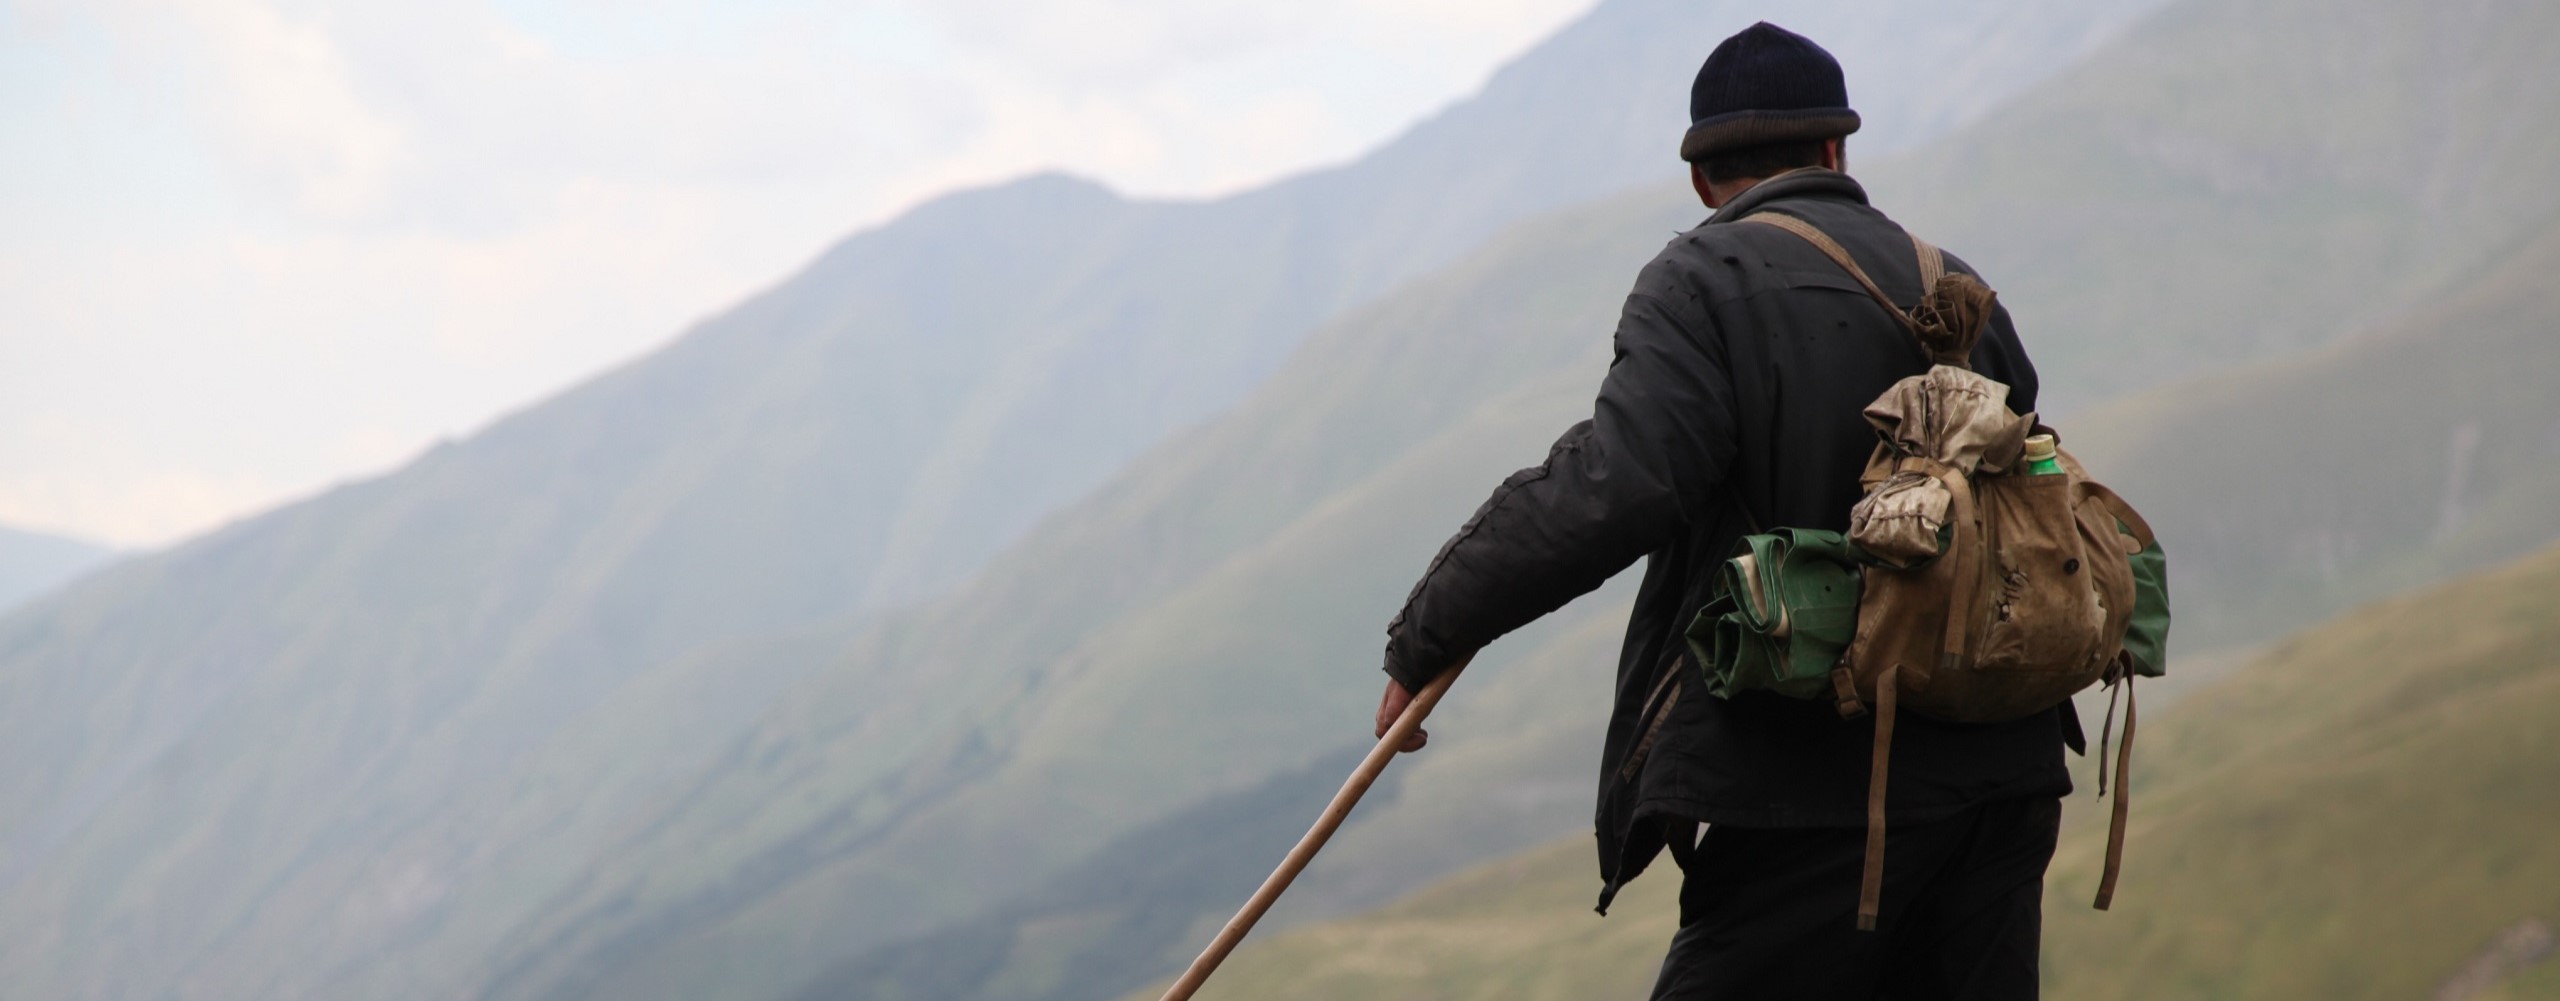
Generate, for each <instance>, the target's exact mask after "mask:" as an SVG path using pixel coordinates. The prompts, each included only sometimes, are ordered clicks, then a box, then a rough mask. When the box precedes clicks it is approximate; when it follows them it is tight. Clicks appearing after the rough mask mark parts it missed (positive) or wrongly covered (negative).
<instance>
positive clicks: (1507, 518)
mask: <svg viewBox="0 0 2560 1001" xmlns="http://www.w3.org/2000/svg"><path fill="white" fill-rule="evenodd" d="M1664 267H1665V265H1664V264H1663V263H1662V262H1659V261H1657V262H1656V263H1655V264H1654V266H1653V267H1652V268H1648V269H1647V274H1646V275H1645V277H1644V278H1643V279H1641V280H1639V282H1638V285H1637V293H1636V294H1635V295H1632V296H1629V297H1628V299H1627V305H1626V309H1625V311H1624V313H1623V314H1622V315H1621V317H1620V319H1619V322H1618V332H1617V342H1616V343H1617V357H1616V358H1615V360H1613V361H1612V362H1611V363H1610V366H1609V375H1608V378H1607V379H1606V380H1604V381H1603V382H1602V383H1601V387H1600V397H1599V400H1598V401H1597V402H1596V403H1595V404H1594V406H1593V408H1592V416H1591V419H1590V420H1588V421H1584V422H1582V423H1580V424H1576V425H1574V426H1573V428H1572V429H1571V430H1568V431H1566V432H1565V433H1564V436H1563V437H1562V438H1559V439H1557V441H1556V444H1555V447H1554V448H1553V449H1551V450H1549V452H1548V453H1547V461H1546V462H1544V463H1542V464H1540V465H1537V466H1534V467H1531V468H1528V469H1523V470H1521V471H1519V472H1517V473H1514V474H1512V475H1511V477H1510V478H1508V479H1506V480H1504V481H1503V482H1502V485H1501V486H1500V487H1498V488H1496V489H1495V490H1494V492H1493V496H1491V497H1490V498H1487V499H1486V500H1485V502H1484V504H1483V506H1481V507H1479V508H1477V510H1476V513H1475V516H1474V517H1472V518H1469V519H1468V520H1467V522H1466V525H1465V526H1464V527H1462V528H1460V529H1459V530H1458V534H1457V535H1455V536H1453V537H1451V538H1450V539H1449V541H1448V543H1447V544H1445V545H1443V546H1442V547H1441V548H1440V554H1439V555H1438V556H1437V557H1434V558H1433V559H1432V561H1431V565H1430V567H1429V569H1427V570H1426V571H1424V573H1423V575H1422V580H1421V581H1420V582H1419V583H1416V584H1415V585H1414V587H1413V592H1412V594H1411V595H1410V596H1409V597H1407V598H1406V599H1405V604H1404V609H1403V610H1402V611H1400V612H1398V613H1397V614H1396V617H1395V620H1394V621H1393V622H1391V623H1389V624H1388V626H1387V657H1386V670H1387V674H1388V676H1389V677H1391V678H1393V679H1394V683H1391V684H1389V685H1388V686H1387V695H1386V698H1385V699H1384V700H1382V703H1381V705H1380V706H1379V717H1378V719H1379V723H1378V729H1379V732H1380V733H1381V734H1383V733H1384V732H1385V728H1386V725H1387V724H1388V723H1391V722H1393V721H1394V718H1395V713H1396V712H1401V711H1402V708H1403V701H1404V700H1405V699H1407V698H1409V697H1410V693H1411V692H1415V691H1419V690H1421V688H1422V686H1423V685H1425V684H1427V683H1429V682H1430V680H1431V678H1432V677H1434V676H1435V675H1437V674H1439V673H1440V671H1442V670H1443V669H1445V668H1447V667H1448V666H1449V665H1450V664H1453V663H1456V662H1457V661H1458V659H1459V658H1460V657H1463V656H1465V655H1467V654H1468V653H1470V652H1473V651H1474V650H1476V649H1477V648H1479V647H1482V646H1483V645H1485V644H1486V643H1490V642H1492V641H1493V640H1494V639H1495V638H1496V637H1499V636H1501V635H1502V634H1504V633H1508V632H1510V631H1512V630H1514V629H1518V628H1520V627H1521V626H1524V625H1527V624H1528V623H1529V622H1530V621H1531V620H1533V619H1536V618H1537V617H1539V616H1541V615H1545V614H1547V613H1548V612H1552V611H1554V610H1556V609H1558V608H1561V607H1563V606H1564V604H1565V603H1566V602H1569V601H1572V600H1573V599H1575V598H1577V597H1580V596H1582V595H1583V594H1586V593H1588V592H1590V591H1591V590H1592V589H1594V588H1597V587H1599V586H1600V585H1601V584H1602V583H1603V582H1605V581H1607V580H1608V579H1609V578H1610V576H1612V575H1614V574H1616V573H1617V572H1618V571H1620V570H1623V569H1625V568H1626V567H1627V565H1628V564H1630V563H1633V562H1635V561H1636V559H1637V558H1638V557H1641V556H1643V555H1645V554H1647V553H1650V552H1652V551H1654V550H1656V549H1659V548H1661V547H1662V546H1663V545H1665V544H1667V543H1668V542H1670V541H1671V540H1672V539H1673V538H1674V537H1676V535H1677V534H1678V533H1679V532H1680V531H1681V530H1682V529H1683V528H1684V527H1685V526H1686V525H1687V524H1688V523H1689V520H1690V519H1691V518H1693V517H1695V516H1697V515H1698V514H1700V513H1701V512H1703V511H1704V510H1705V509H1706V508H1707V507H1708V506H1709V505H1710V504H1712V503H1713V500H1712V499H1713V497H1714V496H1715V495H1716V487H1717V486H1718V485H1719V484H1720V483H1721V482H1722V480H1723V474H1724V469H1725V467H1726V465H1727V464H1728V463H1729V462H1731V461H1732V458H1733V453H1734V440H1735V437H1734V430H1733V429H1734V420H1733V399H1732V396H1733V394H1732V384H1731V382H1730V379H1729V376H1728V374H1727V371H1726V364H1725V358H1724V353H1723V351H1722V347H1721V344H1720V343H1718V342H1717V341H1715V340H1714V337H1715V331H1713V330H1711V329H1699V328H1703V327H1704V326H1705V323H1706V321H1705V319H1704V314H1703V311H1699V310H1695V309H1691V310H1685V311H1675V308H1674V307H1672V306H1670V305H1667V304H1666V303H1665V302H1664V299H1665V298H1667V296H1661V295H1656V294H1649V292H1650V290H1654V289H1661V288H1664V283H1663V282H1661V281H1659V280H1658V272H1659V271H1660V269H1663V268H1664ZM1391 709H1392V711H1391ZM1420 746H1422V744H1421V740H1420V739H1419V738H1418V737H1417V739H1416V740H1414V741H1412V742H1410V743H1409V745H1408V749H1411V748H1418V747H1420Z"/></svg>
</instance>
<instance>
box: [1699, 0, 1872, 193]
mask: <svg viewBox="0 0 2560 1001" xmlns="http://www.w3.org/2000/svg"><path fill="white" fill-rule="evenodd" d="M1856 131H1858V113H1857V112H1855V111H1851V110H1849V85H1848V84H1847V83H1846V82H1843V81H1842V80H1841V78H1840V61H1839V60H1837V59H1833V58H1831V53H1828V52H1824V51H1822V46H1819V45H1815V44H1813V39H1810V38H1806V37H1804V36H1803V35H1799V34H1796V33H1795V32H1792V31H1788V30H1787V29H1785V28H1781V27H1778V26H1777V25H1774V24H1770V23H1769V22H1767V21H1762V22H1760V23H1758V24H1755V25H1752V26H1750V27H1748V28H1744V29H1742V30H1741V31H1739V32H1736V33H1734V36H1733V37H1731V38H1728V39H1725V40H1724V42H1723V44H1720V45H1717V46H1716V50H1715V51H1714V52H1711V53H1708V55H1707V64H1706V65H1705V66H1701V67H1699V68H1698V82H1697V83H1695V84H1693V85H1691V86H1690V88H1689V134H1688V136H1687V137H1685V138H1683V139H1682V140H1681V141H1680V158H1681V159H1683V160H1687V161H1689V162H1691V163H1696V162H1698V161H1700V160H1704V159H1706V158H1707V157H1710V156H1714V155H1715V154H1718V153H1724V152H1728V151H1731V150H1737V149H1747V148H1749V147H1752V146H1765V145H1768V144H1770V143H1783V142H1802V141H1805V140H1809V139H1837V138H1840V137H1841V136H1845V135H1848V134H1849V133H1852V132H1856Z"/></svg>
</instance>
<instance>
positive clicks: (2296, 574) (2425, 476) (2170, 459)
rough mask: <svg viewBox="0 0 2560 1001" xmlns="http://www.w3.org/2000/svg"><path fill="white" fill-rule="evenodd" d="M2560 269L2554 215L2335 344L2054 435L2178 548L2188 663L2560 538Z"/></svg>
mask: <svg viewBox="0 0 2560 1001" xmlns="http://www.w3.org/2000/svg"><path fill="white" fill-rule="evenodd" d="M2555 269H2560V214H2554V215H2553V216H2551V217H2549V218H2547V219H2546V220H2545V221H2544V223H2543V225H2542V227H2541V231H2540V232H2539V233H2536V234H2535V235H2534V236H2533V237H2532V238H2531V239H2529V240H2527V241H2524V242H2523V243H2521V244H2520V245H2518V246H2515V247H2512V248H2509V249H2508V250H2507V251H2506V252H2505V254H2504V255H2503V259H2502V260H2500V261H2498V262H2496V264H2495V265H2494V266H2492V267H2488V268H2484V269H2482V270H2481V271H2480V272H2479V273H2478V274H2476V275H2470V276H2465V278H2464V279H2463V280H2462V281H2460V282H2458V283H2455V284H2453V285H2452V286H2450V287H2449V288H2448V289H2447V290H2446V291H2444V292H2442V293H2440V294H2437V295H2434V296H2431V297H2428V298H2427V299H2426V300H2425V302H2424V304H2423V305H2422V306H2419V307H2416V308H2413V309H2412V310H2410V311H2408V312H2407V313H2405V314H2403V315H2401V316H2399V317H2397V318H2395V319H2393V320H2391V321H2388V322H2386V323H2384V324H2382V325H2381V326H2379V327H2378V328H2377V329H2375V330H2372V331H2370V332H2368V333H2366V334H2363V335H2360V336H2358V337H2355V338H2354V339H2352V340H2350V341H2348V342H2346V343H2343V344H2339V345H2336V346H2334V347H2331V348H2328V349H2325V350H2321V351H2317V352H2312V353H2309V354H2305V355H2302V356H2299V357H2294V358H2287V359H2282V360H2279V361H2275V362H2269V363H2266V364H2261V365H2256V366H2247V367H2241V368H2235V369H2233V370H2231V371H2228V372H2224V373H2220V374H2216V375H2214V376H2212V377H2209V378H2200V379H2195V380H2190V381H2188V382H2184V383H2180V384H2177V385H2174V386H2170V387H2165V388H2163V389H2161V390H2158V391H2154V392H2149V393H2142V394H2137V395H2134V396H2131V397H2128V398H2125V399H2123V400H2120V401H2118V402H2116V403H2112V404H2109V405H2107V406H2105V407H2101V408H2097V409H2095V410H2092V411H2090V412H2088V413H2087V414H2085V415H2083V416H2080V417H2077V418H2075V419H2074V420H2072V421H2070V422H2067V423H2066V424H2065V428H2066V433H2067V436H2068V439H2069V441H2070V442H2071V444H2072V447H2073V448H2075V449H2076V450H2077V451H2078V452H2079V453H2080V454H2081V455H2082V457H2084V458H2086V459H2087V460H2089V461H2090V462H2091V463H2092V464H2093V468H2097V469H2101V470H2105V471H2106V475H2107V476H2108V477H2109V478H2110V479H2111V480H2112V481H2114V482H2116V483H2118V484H2119V485H2120V486H2122V487H2123V488H2124V490H2125V491H2126V493H2127V496H2128V497H2131V498H2133V499H2134V501H2135V502H2136V503H2137V504H2140V505H2142V507H2143V510H2144V512H2145V514H2146V516H2148V517H2149V518H2150V519H2151V521H2152V524H2153V526H2154V527H2155V528H2158V529H2159V530H2160V531H2161V533H2162V535H2163V537H2165V538H2171V539H2177V540H2180V543H2179V548H2178V554H2177V557H2176V561H2177V564H2178V570H2177V573H2178V578H2179V580H2178V586H2179V593H2180V597H2181V598H2182V599H2188V600H2182V601H2181V602H2180V606H2179V622H2178V629H2179V634H2180V641H2181V643H2182V644H2183V645H2184V646H2185V647H2186V648H2187V649H2203V648H2209V647H2213V646H2221V645H2229V644H2234V643H2245V642H2252V641H2255V640H2258V639H2262V638H2264V637H2265V636H2266V635H2268V633H2269V632H2270V631H2273V630H2281V629H2287V628H2292V627H2294V626H2299V625H2301V624H2304V623H2307V622H2310V621H2314V620H2317V619H2319V618H2322V617H2325V616H2327V615H2330V614H2333V613H2335V612H2336V611H2338V610H2340V609H2342V608H2345V607H2347V606H2349V605H2353V604H2356V603H2359V602H2363V601H2369V600H2373V599H2375V598H2379V597H2382V596H2384V595H2388V594H2392V593H2396V592H2398V591H2402V590H2405V589H2407V588H2410V587H2415V586H2419V585H2422V584H2425V583H2427V582H2430V581H2434V580H2440V579H2443V578H2445V577H2448V576H2452V575H2455V574H2458V573H2461V572H2464V571H2466V570H2470V569H2473V568H2477V567H2480V566H2485V565H2488V564H2492V563H2497V562H2501V561H2504V560H2507V559H2511V558H2513V557H2514V555H2515V554H2517V553H2520V552H2526V551H2530V550H2533V549H2536V548H2539V547H2541V546H2542V545H2544V544H2546V543H2548V542H2550V541H2551V540H2553V539H2560V524H2555V523H2554V521H2553V520H2552V518H2551V517H2550V515H2551V512H2552V511H2553V510H2554V507H2555V505H2554V503H2553V501H2552V498H2553V497H2554V496H2555V494H2560V394H2554V393H2553V392H2552V391H2551V387H2553V386H2555V385H2560V286H2555V285H2554V284H2553V283H2552V282H2551V281H2550V277H2549V276H2550V275H2552V274H2553V273H2554V271H2555ZM2072 428H2085V429H2086V430H2085V431H2081V432H2077V433H2071V432H2070V429H2072ZM2208 484H2209V485H2211V486H2210V487H2206V486H2205V485H2208ZM2190 596H2192V597H2190Z"/></svg>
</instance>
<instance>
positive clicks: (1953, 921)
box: [1653, 799, 2062, 1001]
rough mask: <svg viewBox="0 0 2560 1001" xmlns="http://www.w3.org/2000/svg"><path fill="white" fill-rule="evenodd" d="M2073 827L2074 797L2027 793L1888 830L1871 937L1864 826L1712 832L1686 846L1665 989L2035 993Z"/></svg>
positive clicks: (1951, 995)
mask: <svg viewBox="0 0 2560 1001" xmlns="http://www.w3.org/2000/svg"><path fill="white" fill-rule="evenodd" d="M2061 821H2062V801H2061V800H2059V799H2019V800H2004V801H2000V802H1994V803H1985V804H1981V805H1979V806H1974V807H1971V808H1968V809H1966V810H1965V811H1964V812H1962V813H1959V814H1956V815H1955V816H1953V817H1949V818H1947V819H1945V820H1940V821H1936V822H1933V823H1927V824H1912V825H1905V826H1898V827H1892V828H1889V829H1888V831H1887V834H1888V839H1887V842H1886V847H1885V865H1884V898H1883V909H1882V913H1881V914H1879V915H1878V920H1877V924H1876V930H1875V931H1871V932H1863V931H1859V930H1858V928H1857V912H1858V881H1859V876H1860V873H1861V872H1862V870H1863V867H1864V866H1865V864H1866V847H1867V832H1866V831H1865V829H1863V828H1852V829H1837V828H1810V829H1789V830H1781V829H1767V828H1754V829H1745V828H1735V827H1726V826H1713V827H1709V828H1708V829H1707V833H1706V838H1705V840H1704V841H1703V842H1701V843H1700V844H1699V845H1698V846H1697V848H1696V850H1694V851H1683V852H1679V853H1677V854H1676V855H1675V857H1677V858H1679V859H1680V865H1681V868H1682V869H1683V870H1684V873H1685V875H1684V879H1683V881H1682V883H1681V886H1680V933H1679V934H1678V935H1676V936H1673V937H1672V939H1671V954H1670V955H1669V956H1667V957H1665V958H1664V959H1663V961H1662V977H1661V979H1660V980H1659V981H1658V982H1656V983H1655V985H1654V988H1653V996H1654V998H1655V999H1656V1001H1705V999H1713V1001H1728V999H1740V998H1804V999H1811V1001H1829V999H1835V998H1836V999H1843V1001H1846V999H1859V1001H1865V999H1869V998H1890V999H1894V1001H1909V999H1922V998H1932V999H1934V998H1948V999H1964V1001H2006V999H2013V998H2026V999H2032V998H2034V997H2035V996H2036V949H2037V944H2038V940H2039V938H2040V937H2041V934H2042V929H2043V924H2044V869H2045V864H2046V863H2047V862H2050V861H2052V859H2053V842H2054V835H2055V832H2056V831H2057V830H2058V828H2059V826H2060V824H2061ZM1682 826H1685V825H1675V830H1676V829H1678V828H1679V827H1682ZM1691 829H1692V830H1694V828H1691ZM1694 836H1695V835H1694V834H1692V837H1694ZM1674 837H1675V839H1676V838H1677V837H1678V835H1677V834H1675V835H1674Z"/></svg>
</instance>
